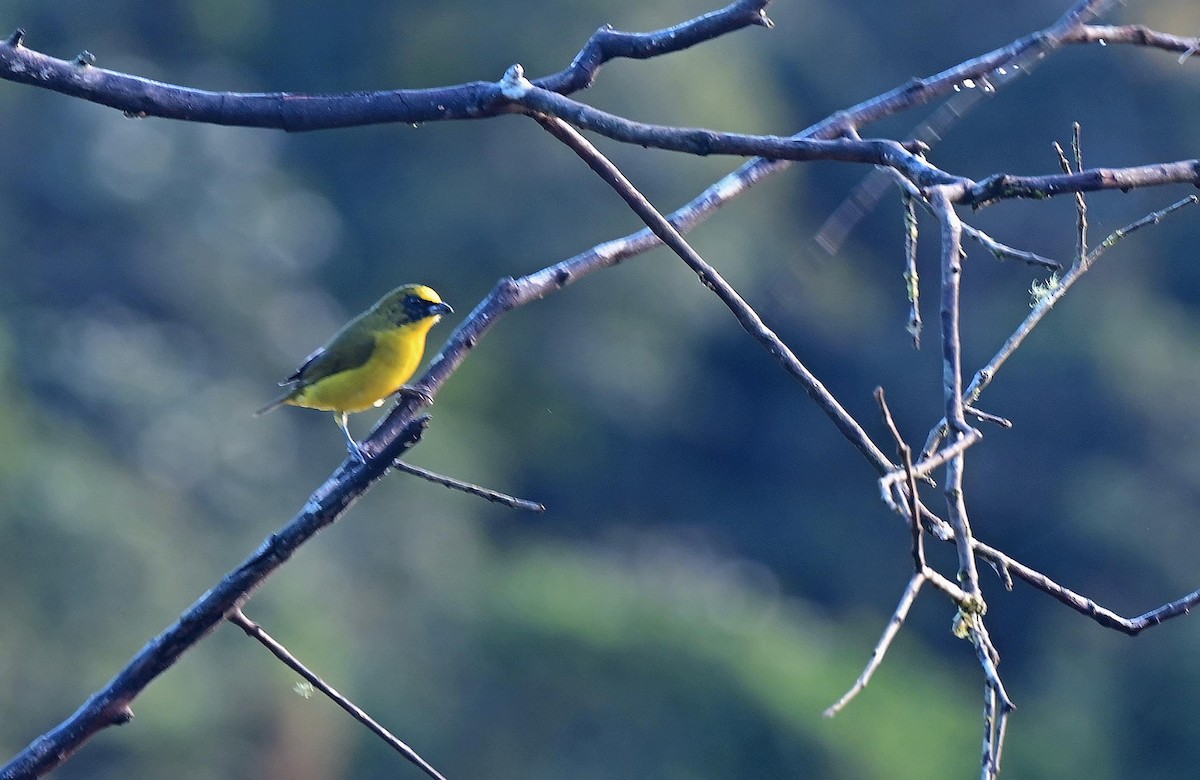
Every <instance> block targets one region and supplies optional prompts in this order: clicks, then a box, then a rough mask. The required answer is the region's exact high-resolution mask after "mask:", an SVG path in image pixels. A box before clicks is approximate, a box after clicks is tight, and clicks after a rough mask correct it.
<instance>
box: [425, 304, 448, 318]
mask: <svg viewBox="0 0 1200 780" xmlns="http://www.w3.org/2000/svg"><path fill="white" fill-rule="evenodd" d="M428 311H429V315H430V316H433V315H441V314H453V313H454V309H452V308H450V304H448V303H435V304H432V305H431V306H430V307H429V309H428Z"/></svg>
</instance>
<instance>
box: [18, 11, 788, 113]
mask: <svg viewBox="0 0 1200 780" xmlns="http://www.w3.org/2000/svg"><path fill="white" fill-rule="evenodd" d="M769 2H770V0H739V1H738V2H735V3H733V4H732V5H729V6H727V7H725V8H722V9H721V10H719V11H713V12H712V13H709V14H706V15H704V16H701V17H698V18H696V19H692V20H691V21H688V22H684V23H683V24H679V25H676V26H674V27H669V28H666V29H663V30H657V31H654V32H649V33H622V32H617V31H615V30H611V29H607V28H605V29H601V30H600V31H598V32H597V33H596V34H595V35H593V36H592V37H591V39H590V40H589V41H588V42H587V44H586V45H585V46H584V48H583V49H582V51H580V53H579V55H578V56H576V58H575V61H574V62H572V63H571V65H570V66H569V67H567V68H566V69H565V70H563V71H561V72H559V73H556V74H553V75H550V76H547V77H545V78H542V79H538V80H537V82H536V83H537V84H538V85H539V86H542V87H545V88H547V89H552V90H556V91H564V92H571V91H576V90H579V89H583V88H584V87H587V86H588V85H590V84H591V83H592V81H593V80H594V79H595V77H596V73H597V72H598V71H599V69H600V66H601V65H603V64H604V63H605V62H607V61H608V60H610V59H613V58H616V57H629V58H634V59H646V58H648V57H655V56H659V55H662V54H669V53H671V52H675V51H680V50H681V49H686V48H688V47H689V46H693V45H695V44H697V43H702V42H703V41H706V40H711V39H713V38H716V37H719V36H721V35H724V34H726V33H729V32H733V31H735V30H740V29H742V28H743V27H747V26H751V25H761V26H769V22H768V20H767V17H766V12H765V10H764V9H765V8H766V6H767V5H768V3H769ZM24 36H25V31H24V30H18V31H17V32H16V33H14V34H13V35H12V36H11V37H9V38H8V39H7V40H6V41H4V42H0V79H5V80H8V81H15V82H19V83H22V84H29V85H32V86H35V87H41V88H43V89H49V90H52V91H54V92H61V93H62V94H64V95H70V96H72V97H77V98H82V99H84V100H89V101H91V102H93V103H99V104H100V105H104V106H108V107H110V108H115V109H118V110H120V111H124V112H125V113H126V114H129V115H130V116H155V117H162V118H165V119H182V120H185V121H191V122H207V123H210V124H217V125H233V126H238V127H270V128H277V129H280V130H287V131H289V132H299V131H305V130H325V129H329V128H334V127H354V126H358V125H369V124H379V123H387V122H396V123H399V122H406V123H414V122H434V121H439V120H452V119H481V118H484V117H489V116H496V115H499V114H504V113H507V112H509V111H510V110H511V107H510V106H509V103H508V101H506V100H504V99H503V98H501V97H500V93H499V90H498V88H497V86H496V84H494V83H491V82H482V81H477V82H471V83H468V84H457V85H454V86H448V87H436V88H433V89H399V90H389V91H383V92H344V93H340V94H334V95H308V94H303V93H288V92H266V93H238V92H209V91H207V90H202V89H191V88H189V87H180V86H175V85H172V84H164V83H162V82H159V81H152V80H150V79H145V78H141V77H139V76H131V75H128V74H125V73H118V72H116V71H111V70H105V69H103V68H97V67H95V66H94V65H93V64H92V63H93V62H94V58H93V57H92V56H91V55H90V54H88V55H87V56H86V57H85V56H83V55H82V54H81V55H80V56H78V57H76V58H75V59H74V60H70V61H68V60H60V59H56V58H54V57H50V56H47V55H45V54H41V53H39V52H36V51H33V50H32V49H28V48H25V46H24V45H23V40H24Z"/></svg>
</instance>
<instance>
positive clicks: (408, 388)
mask: <svg viewBox="0 0 1200 780" xmlns="http://www.w3.org/2000/svg"><path fill="white" fill-rule="evenodd" d="M396 395H400V396H405V395H407V396H410V397H412V398H416V399H418V400H420V401H422V402H423V403H424V404H425V405H426V406H433V395H432V394H430V392H429V388H428V387H426V386H425V385H401V387H400V389H399V390H397V391H396Z"/></svg>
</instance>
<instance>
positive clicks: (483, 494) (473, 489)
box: [392, 460, 546, 512]
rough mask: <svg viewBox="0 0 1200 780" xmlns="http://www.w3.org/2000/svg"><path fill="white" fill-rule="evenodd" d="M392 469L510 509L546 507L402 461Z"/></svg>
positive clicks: (528, 509) (538, 510) (394, 464)
mask: <svg viewBox="0 0 1200 780" xmlns="http://www.w3.org/2000/svg"><path fill="white" fill-rule="evenodd" d="M392 467H393V468H395V469H396V470H397V471H403V472H404V473H405V474H412V475H413V476H414V477H420V478H421V479H424V480H428V481H429V482H432V483H434V484H435V485H441V486H442V487H448V488H450V489H452V490H461V491H462V492H464V493H469V494H471V495H472V496H479V497H480V498H483V499H487V500H488V501H491V502H492V503H495V504H503V505H504V506H507V507H510V508H512V509H524V510H525V511H527V512H545V511H546V505H545V504H542V503H539V502H537V501H529V500H527V499H524V498H516V497H515V496H510V495H508V494H507V493H501V492H499V491H496V490H489V489H488V488H485V487H480V486H479V485H475V484H472V483H470V482H463V481H461V480H457V479H454V478H453V477H447V476H444V475H442V474H438V473H436V472H433V471H429V470H428V469H423V468H421V467H420V466H414V465H412V464H411V463H405V462H404V461H402V460H397V461H395V462H394V463H392Z"/></svg>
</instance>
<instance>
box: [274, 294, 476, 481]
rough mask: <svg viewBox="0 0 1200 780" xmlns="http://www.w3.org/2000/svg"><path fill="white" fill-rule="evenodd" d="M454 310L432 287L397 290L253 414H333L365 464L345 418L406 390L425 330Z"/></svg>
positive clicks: (345, 330) (282, 384)
mask: <svg viewBox="0 0 1200 780" xmlns="http://www.w3.org/2000/svg"><path fill="white" fill-rule="evenodd" d="M453 311H454V310H453V309H451V308H450V304H448V303H444V302H443V301H442V299H441V297H440V296H439V295H438V294H437V293H436V292H434V291H433V289H432V288H429V287H426V286H425V285H423V284H406V285H404V286H403V287H397V288H396V289H395V290H392V291H391V292H390V293H388V294H387V295H385V296H383V297H382V298H380V299H379V301H378V302H376V303H375V305H374V306H372V307H371V308H369V309H367V310H366V311H364V312H363V313H362V314H360V315H358V316H357V317H355V318H354V319H352V320H350V322H348V323H346V325H345V326H344V327H343V328H342V329H341V330H339V331H338V332H337V333H335V334H334V336H333V338H331V339H330V340H329V342H328V343H326V344H325V346H323V347H321V348H320V349H318V350H317V351H316V352H314V353H312V354H311V355H309V356H308V359H307V360H305V361H304V365H302V366H300V368H298V369H296V372H295V373H294V374H292V375H291V376H289V377H288V378H287V379H285V380H283V381H282V382H280V383H279V385H280V387H287V388H288V389H287V391H286V392H284V394H283V395H281V396H279V397H278V398H276V399H275V400H274V401H272V402H271V403H269V404H267V405H266V406H264V407H263V408H261V409H259V410H258V411H257V412H255V414H256V415H258V414H266V413H267V412H269V411H271V410H272V409H276V408H278V407H280V406H283V405H285V404H286V405H288V406H303V407H305V408H308V409H320V410H321V411H326V412H334V413H335V420H336V421H337V424H338V427H340V428H341V429H342V433H344V434H346V444H347V446H348V447H349V449H350V454H351V455H352V456H354V458H355V459H356V460H358V461H359V462H360V463H366V458H364V457H363V453H362V450H360V449H359V448H358V443H357V442H355V441H354V437H353V436H351V435H350V427H349V425H348V420H347V415H349V414H350V413H351V412H362V411H365V410H367V409H370V408H372V407H377V406H382V405H383V402H384V401H385V400H386V399H387V398H388V397H389V396H391V395H392V394H394V393H397V392H400V391H407V392H412V393H417V394H419V395H425V393H424V392H423V391H421V390H419V389H417V388H410V387H407V386H405V384H404V383H405V382H407V381H408V380H409V379H410V378H411V377H412V375H413V374H414V373H416V371H417V367H418V366H420V365H421V356H422V355H424V353H425V337H426V335H427V334H428V333H429V329H430V328H432V327H433V326H434V324H435V323H437V321H438V320H440V319H441V318H442V315H443V314H450V313H452V312H453Z"/></svg>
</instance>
